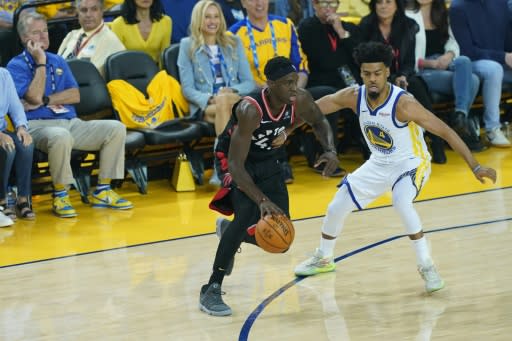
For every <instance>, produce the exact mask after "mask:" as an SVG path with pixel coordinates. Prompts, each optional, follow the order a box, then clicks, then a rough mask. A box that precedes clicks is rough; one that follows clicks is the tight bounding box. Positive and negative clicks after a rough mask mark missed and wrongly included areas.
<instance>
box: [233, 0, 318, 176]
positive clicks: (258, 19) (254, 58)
mask: <svg viewBox="0 0 512 341" xmlns="http://www.w3.org/2000/svg"><path fill="white" fill-rule="evenodd" d="M242 5H243V6H244V8H245V10H246V11H247V18H245V19H244V20H242V21H239V22H238V23H236V24H235V25H234V26H231V27H230V29H229V30H230V31H231V32H232V33H233V34H235V35H237V36H239V37H240V39H241V40H242V45H243V46H244V50H245V53H246V58H247V59H248V61H249V65H250V67H251V72H252V75H253V77H254V80H255V82H256V84H257V85H258V86H260V87H265V86H266V81H267V79H266V77H265V74H264V67H265V64H266V63H267V61H268V60H270V59H271V58H273V57H275V56H283V57H286V58H289V59H290V60H291V61H292V63H293V64H294V66H295V68H296V69H297V71H298V76H299V77H298V80H297V85H298V86H299V87H300V88H305V87H306V84H307V82H308V67H307V60H306V57H305V56H304V53H303V52H302V49H301V47H300V43H299V39H298V37H297V32H296V30H295V26H293V23H292V21H291V20H290V19H287V18H284V17H278V16H275V15H269V13H268V5H269V1H268V0H262V1H258V2H256V1H252V0H242ZM280 153H281V157H280V161H281V165H282V167H283V173H284V177H285V181H286V183H292V182H293V174H292V169H291V167H290V164H289V163H288V155H287V153H286V149H285V148H284V147H281V148H280Z"/></svg>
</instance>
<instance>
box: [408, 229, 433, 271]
mask: <svg viewBox="0 0 512 341" xmlns="http://www.w3.org/2000/svg"><path fill="white" fill-rule="evenodd" d="M412 245H413V247H414V251H415V252H416V263H417V264H418V265H421V266H431V265H432V263H433V262H432V258H431V257H430V250H429V248H428V243H427V237H425V236H423V237H421V238H420V239H416V240H412Z"/></svg>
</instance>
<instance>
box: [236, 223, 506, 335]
mask: <svg viewBox="0 0 512 341" xmlns="http://www.w3.org/2000/svg"><path fill="white" fill-rule="evenodd" d="M511 220H512V217H509V218H502V219H495V220H489V221H482V222H479V223H472V224H465V225H457V226H451V227H442V228H438V229H433V230H428V231H424V233H425V234H426V233H435V232H446V231H451V230H455V229H461V228H470V227H480V226H482V225H488V224H494V223H500V222H504V221H511ZM403 237H407V235H406V234H400V235H396V236H393V237H390V238H387V239H384V240H381V241H378V242H376V243H373V244H369V245H366V246H363V247H361V248H359V249H356V250H354V251H351V252H349V253H346V254H344V255H341V256H339V257H337V258H335V259H334V262H335V263H338V262H340V261H342V260H344V259H346V258H348V257H352V256H354V255H357V254H358V253H361V252H363V251H366V250H369V249H373V248H375V247H377V246H379V245H382V244H386V243H389V242H392V241H394V240H396V239H400V238H403ZM306 278H307V277H295V279H294V280H292V281H290V282H288V283H287V284H285V285H284V286H282V287H281V288H279V289H277V290H276V291H275V292H274V293H273V294H272V295H270V296H269V297H267V298H266V299H264V300H263V302H261V303H260V304H259V305H258V306H257V307H256V309H254V310H253V312H252V313H251V314H250V315H249V316H248V317H247V319H246V320H245V322H244V324H243V326H242V329H241V330H240V335H239V336H238V340H239V341H247V340H248V337H249V333H250V331H251V328H252V326H253V324H254V322H255V321H256V319H257V318H258V316H259V315H260V314H261V313H262V312H263V310H265V308H266V307H267V306H268V305H269V304H270V303H272V301H274V300H275V299H276V298H278V297H279V296H281V294H282V293H284V292H285V291H286V290H288V289H289V288H291V287H292V286H294V285H295V284H297V283H300V282H301V281H303V280H304V279H306Z"/></svg>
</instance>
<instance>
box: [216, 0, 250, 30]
mask: <svg viewBox="0 0 512 341" xmlns="http://www.w3.org/2000/svg"><path fill="white" fill-rule="evenodd" d="M215 1H217V2H218V3H219V5H220V7H221V8H222V13H223V14H224V19H225V20H226V26H227V27H231V26H233V25H234V24H236V23H237V22H238V21H240V20H242V19H244V18H245V10H244V8H243V7H242V2H241V1H240V0H215Z"/></svg>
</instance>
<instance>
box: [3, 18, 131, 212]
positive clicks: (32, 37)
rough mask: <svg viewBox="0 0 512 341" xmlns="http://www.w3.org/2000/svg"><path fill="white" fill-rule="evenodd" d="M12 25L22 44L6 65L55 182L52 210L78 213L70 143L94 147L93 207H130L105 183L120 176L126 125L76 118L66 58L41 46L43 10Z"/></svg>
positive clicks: (75, 100)
mask: <svg viewBox="0 0 512 341" xmlns="http://www.w3.org/2000/svg"><path fill="white" fill-rule="evenodd" d="M17 30H18V34H19V36H20V39H21V42H22V44H23V47H24V50H23V52H22V53H21V54H19V55H18V56H16V57H14V58H13V59H12V60H11V61H10V62H9V64H8V65H7V69H8V70H9V72H10V73H11V76H12V77H13V79H14V83H15V85H16V90H17V93H18V97H19V98H21V100H22V103H23V105H24V108H25V111H26V114H27V118H28V120H29V122H30V124H29V132H30V134H31V135H32V138H33V139H34V144H35V147H36V148H37V149H39V150H42V151H43V152H45V153H47V154H48V166H49V168H50V173H51V176H52V182H53V186H54V193H53V212H54V213H55V214H56V215H57V216H59V217H74V216H76V215H77V213H76V211H75V209H74V208H73V206H72V205H71V202H70V199H69V196H68V193H67V190H66V185H69V184H71V183H73V182H74V180H73V173H72V170H71V165H70V158H71V151H72V149H78V150H84V151H99V154H100V155H99V163H100V165H99V174H98V186H97V188H96V190H95V191H94V192H93V194H92V200H91V201H92V206H93V207H109V208H114V209H129V208H132V207H133V205H132V204H131V203H130V202H129V201H127V200H125V199H123V198H121V197H120V196H119V195H118V194H117V193H115V192H114V191H113V190H112V189H111V188H110V181H111V179H123V178H124V146H125V139H126V128H125V126H124V125H123V124H122V123H121V122H119V121H113V120H92V121H82V120H80V119H79V118H77V116H76V111H75V108H74V106H73V104H74V103H78V102H79V101H80V93H79V91H78V84H77V83H76V80H75V79H74V77H73V74H72V73H71V70H70V69H69V67H68V65H67V63H66V61H65V60H64V59H63V58H62V57H61V56H59V55H56V54H53V53H50V52H47V51H46V50H47V49H48V46H49V44H50V42H49V39H48V27H47V24H46V19H45V18H44V17H43V16H42V15H40V14H38V13H27V14H26V15H23V16H21V17H20V20H19V22H18V25H17ZM84 100H87V98H84Z"/></svg>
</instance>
